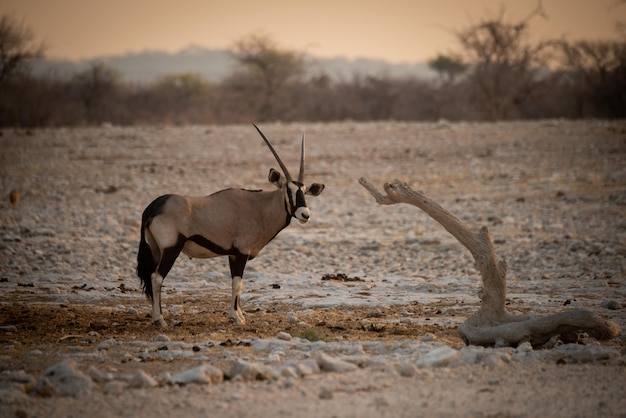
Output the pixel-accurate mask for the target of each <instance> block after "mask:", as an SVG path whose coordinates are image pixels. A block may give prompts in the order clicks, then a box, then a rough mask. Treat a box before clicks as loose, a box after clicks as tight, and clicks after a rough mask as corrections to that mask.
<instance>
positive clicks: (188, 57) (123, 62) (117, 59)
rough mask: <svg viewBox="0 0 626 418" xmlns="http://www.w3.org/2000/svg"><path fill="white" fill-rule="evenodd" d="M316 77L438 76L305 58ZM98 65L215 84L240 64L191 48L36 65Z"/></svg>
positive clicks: (70, 70)
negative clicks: (183, 75) (189, 77)
mask: <svg viewBox="0 0 626 418" xmlns="http://www.w3.org/2000/svg"><path fill="white" fill-rule="evenodd" d="M305 59H306V62H307V64H308V65H307V67H308V68H309V70H310V71H311V73H312V74H318V73H322V72H323V73H325V74H327V75H329V76H330V77H332V78H333V79H337V80H350V79H352V77H353V76H354V75H355V74H358V75H361V76H367V75H375V76H386V77H390V78H401V77H421V78H428V77H432V76H433V75H434V73H433V72H432V71H431V70H430V69H429V68H428V66H427V65H426V64H424V63H414V64H410V63H403V64H392V63H389V62H386V61H383V60H377V59H370V58H357V59H348V58H345V57H335V58H318V57H314V56H310V55H307V56H305ZM95 62H103V63H105V64H106V65H108V66H109V67H111V68H114V69H115V70H117V71H118V72H119V73H120V75H121V77H122V78H123V79H124V80H125V81H128V82H132V83H138V84H145V83H151V82H154V81H155V80H158V79H159V78H161V77H163V76H165V75H167V74H180V73H194V74H198V75H200V76H201V77H203V78H204V79H206V80H208V81H212V82H219V81H221V80H223V79H224V78H225V77H227V76H228V75H230V74H231V73H232V71H233V69H234V68H235V67H236V65H237V63H236V61H235V59H234V58H233V57H232V56H231V55H230V53H229V51H228V50H222V49H207V48H203V47H197V46H190V47H187V48H185V49H183V50H181V51H179V52H176V53H168V52H163V51H143V52H139V53H128V54H124V55H110V56H102V57H97V58H94V59H90V60H83V61H69V60H53V59H41V60H37V61H36V62H34V63H33V66H32V68H33V72H34V74H36V75H39V76H43V75H50V76H54V77H61V78H66V77H71V76H72V75H73V74H75V73H78V72H81V71H84V70H85V69H87V68H89V66H90V65H92V64H93V63H95Z"/></svg>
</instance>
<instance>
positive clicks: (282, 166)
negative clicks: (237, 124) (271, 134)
mask: <svg viewBox="0 0 626 418" xmlns="http://www.w3.org/2000/svg"><path fill="white" fill-rule="evenodd" d="M252 125H253V126H254V127H255V128H256V130H257V131H258V132H259V134H261V137H262V138H263V140H264V141H265V143H266V144H267V146H268V147H269V149H270V151H272V154H274V158H276V161H277V162H278V165H280V168H281V169H282V170H283V174H284V175H285V177H286V178H287V181H292V179H291V174H289V170H287V167H286V166H285V164H283V161H282V160H281V159H280V157H279V156H278V153H277V152H276V150H275V149H274V147H273V146H272V144H271V143H270V141H269V139H267V138H266V137H265V135H263V132H261V130H260V129H259V127H258V126H256V125H255V124H254V123H253V124H252Z"/></svg>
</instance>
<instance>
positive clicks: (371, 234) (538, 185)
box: [0, 121, 626, 417]
mask: <svg viewBox="0 0 626 418" xmlns="http://www.w3.org/2000/svg"><path fill="white" fill-rule="evenodd" d="M261 128H262V129H263V130H264V132H265V133H266V134H267V135H268V137H269V138H270V139H272V141H273V142H274V144H275V146H276V148H277V150H278V152H279V153H280V154H281V156H282V158H283V160H285V162H286V164H287V165H288V166H289V167H290V168H291V167H293V168H292V170H294V171H295V170H296V169H297V161H298V160H297V159H298V151H299V136H300V135H301V132H302V130H305V131H306V135H307V162H308V165H307V172H306V176H305V182H306V183H310V182H321V183H325V184H326V190H325V191H324V193H323V194H322V195H321V196H319V197H317V198H309V199H308V204H309V206H310V207H311V210H312V217H313V219H312V221H311V222H310V223H309V224H307V225H305V226H301V225H296V224H295V223H294V224H293V225H291V226H290V227H289V228H288V229H286V230H284V231H283V232H281V234H279V236H278V237H277V238H276V239H275V240H274V241H272V242H271V243H270V244H269V245H268V246H267V247H266V248H265V249H264V250H263V251H262V252H261V254H260V255H259V257H258V258H257V259H255V260H253V261H252V262H250V263H249V265H248V267H247V269H246V278H245V280H244V290H243V297H242V307H243V309H244V311H245V312H246V317H247V320H248V323H247V325H245V326H235V325H233V324H231V323H229V321H228V319H227V306H228V303H229V297H230V283H229V279H228V270H227V262H226V260H225V259H223V258H217V259H212V260H189V259H186V258H184V257H181V258H180V259H179V260H178V261H177V263H176V265H175V267H174V269H173V270H172V272H171V273H170V275H169V276H168V278H167V279H166V282H165V286H166V287H165V289H164V299H163V300H164V304H165V307H164V313H165V316H166V319H167V320H168V322H169V323H170V325H171V326H170V327H169V328H167V329H165V330H163V329H157V328H154V327H152V326H151V325H150V319H149V306H148V304H147V302H146V300H145V298H144V296H143V295H142V293H141V292H140V289H139V283H138V279H137V278H136V276H135V275H134V267H135V256H136V246H137V242H138V239H139V222H140V216H141V212H142V210H143V208H144V207H145V206H146V205H147V204H148V203H149V202H150V201H151V200H152V199H154V198H155V197H157V196H159V195H161V194H164V193H180V194H188V195H206V194H209V193H211V192H213V191H217V190H219V189H222V188H225V187H244V188H250V189H261V188H264V189H268V188H270V187H272V186H271V185H270V184H268V183H267V172H268V170H269V168H270V167H275V166H276V164H275V162H274V160H273V158H272V156H271V154H270V153H269V151H268V150H267V148H265V146H264V145H263V143H262V141H260V139H259V138H258V137H257V134H256V132H255V131H254V129H253V128H252V127H251V126H247V125H237V126H225V127H206V126H205V127H201V126H195V127H180V128H179V127H143V128H118V127H103V128H89V129H87V128H85V129H54V130H35V131H19V130H5V131H3V132H2V136H1V137H0V143H1V144H2V150H3V152H2V154H1V156H0V166H1V167H0V173H1V186H2V187H1V191H2V193H3V194H4V196H6V197H5V199H4V200H3V201H2V203H0V205H1V206H0V220H1V222H0V238H1V239H0V289H1V293H0V295H1V296H0V350H1V352H0V372H2V374H0V412H2V415H3V416H20V417H24V416H59V417H60V416H86V415H89V416H102V417H108V416H138V415H139V416H142V415H148V414H150V415H151V416H157V417H158V416H172V415H176V416H178V415H181V416H182V415H184V416H208V415H212V416H227V417H244V416H245V417H256V416H258V417H261V416H302V417H313V416H338V417H358V416H361V417H363V416H376V417H379V416H461V415H462V416H480V417H484V416H489V417H534V416H626V400H625V398H626V397H624V389H623V388H624V387H625V386H626V360H625V356H626V352H625V351H624V350H625V349H626V339H625V337H624V336H620V337H618V338H616V339H614V340H611V341H605V342H601V343H598V342H596V341H593V340H590V339H588V338H585V336H584V335H583V336H581V341H580V342H581V347H582V346H583V344H586V345H585V346H584V347H589V348H590V349H594V348H597V349H598V350H600V351H599V353H601V355H599V356H596V357H593V356H592V357H593V358H592V359H591V360H589V359H587V360H584V361H582V360H580V361H577V360H575V359H576V358H577V357H572V356H569V357H568V356H561V355H555V354H554V353H555V352H556V351H555V350H558V347H557V348H553V349H544V350H535V351H534V352H532V353H530V354H525V353H524V352H523V351H521V348H520V349H471V350H469V351H468V349H466V348H464V346H463V343H462V342H461V340H460V338H459V337H458V335H457V333H456V326H458V324H459V323H461V322H463V320H464V318H466V317H467V316H469V315H471V314H472V313H473V312H475V311H476V309H477V307H478V306H479V304H480V301H479V300H478V298H477V291H478V290H479V288H480V277H479V276H478V274H477V272H476V270H475V268H474V265H473V260H472V258H471V256H470V255H469V253H468V252H467V250H465V249H464V248H463V247H461V246H460V244H458V243H457V242H456V241H455V240H454V238H452V237H451V236H450V235H449V234H447V233H446V232H445V231H444V230H443V229H442V228H441V227H440V226H439V225H438V224H436V223H435V222H434V221H432V220H431V219H430V218H428V217H427V216H426V215H425V214H423V213H421V212H420V211H419V210H418V209H417V208H414V207H411V206H406V205H396V206H393V207H381V206H378V205H376V204H375V202H374V201H373V199H372V198H371V197H370V196H369V194H368V193H367V192H366V191H365V190H363V189H362V188H361V187H360V186H359V185H358V182H357V179H358V178H359V177H361V176H365V177H367V178H368V179H369V180H370V181H371V182H372V183H374V184H378V185H382V183H383V182H385V181H390V180H392V179H394V178H399V179H401V180H405V181H407V182H408V183H409V184H411V186H412V187H413V188H414V189H422V190H424V191H425V192H426V193H427V194H429V195H430V196H431V197H433V198H435V199H436V200H438V201H439V202H440V203H441V204H442V205H443V206H444V207H446V208H448V209H449V210H450V211H451V212H452V213H454V214H456V215H457V216H458V217H460V218H461V219H462V220H463V221H464V222H466V223H467V224H468V225H470V226H472V227H475V228H476V229H478V228H479V227H480V226H482V225H486V226H488V227H489V229H490V231H491V233H492V236H493V238H494V243H495V245H496V251H497V252H498V254H499V255H500V256H501V257H502V258H505V259H506V260H507V262H508V264H509V272H508V307H509V309H510V310H511V311H513V312H523V313H525V312H534V313H537V314H546V313H554V312H558V311H561V310H565V309H571V308H586V309H590V310H593V311H594V312H597V313H599V314H600V315H601V316H603V317H605V318H607V319H610V320H612V321H614V322H615V323H617V324H618V325H619V326H620V327H621V328H622V329H624V328H625V327H626V287H625V286H624V285H625V281H626V280H625V276H626V263H625V262H624V257H625V255H626V217H625V216H624V214H625V213H626V210H625V208H626V164H625V163H626V123H624V122H621V121H616V122H605V121H588V122H566V121H540V122H525V123H497V124H470V123H454V124H452V123H446V122H441V123H436V124H405V123H391V122H390V123H351V122H345V123H337V124H303V125H300V124H292V125H279V124H275V125H271V124H270V125H266V126H261ZM12 189H15V190H17V191H19V193H20V200H19V202H18V203H17V204H15V205H12V204H11V203H10V202H9V197H8V196H9V192H10V190H12ZM340 274H343V275H345V276H339V275H340ZM342 277H343V279H342ZM279 333H282V337H281V338H284V336H285V335H287V334H288V335H289V336H292V337H293V340H291V341H289V344H290V345H289V346H285V345H284V344H283V343H281V344H283V345H276V344H279V342H280V341H283V342H284V340H280V339H278V338H277V336H279ZM110 341H115V344H110V343H107V342H110ZM315 341H317V342H315ZM263 344H266V345H263ZM285 344H286V343H285ZM557 345H558V344H557ZM103 347H104V348H103ZM277 347H279V348H277ZM438 347H450V348H453V349H455V350H457V352H458V353H461V355H462V356H466V357H467V355H468V353H469V354H472V355H474V356H475V357H476V356H478V357H481V358H482V359H483V360H480V361H457V362H456V363H454V364H445V365H436V366H428V367H416V366H415V365H416V364H417V363H418V362H419V361H420V359H422V358H424V355H425V354H426V353H428V352H429V351H432V350H434V349H436V348H438ZM562 347H563V346H561V348H562ZM611 350H612V351H611ZM320 352H323V353H327V354H329V355H331V356H333V358H339V359H346V360H348V361H351V362H352V363H354V364H358V365H359V367H358V368H357V369H356V370H352V371H348V372H340V371H334V372H328V373H327V372H321V373H313V374H311V375H308V376H305V377H302V376H300V377H293V376H287V377H285V376H279V377H276V376H272V377H265V378H263V379H261V380H252V381H250V380H248V379H243V378H230V377H229V375H228V374H229V370H231V367H232V366H233V365H234V364H236V363H237V362H238V361H246V362H252V363H254V364H260V365H263V366H264V367H268V368H269V369H270V370H282V369H281V367H283V366H284V365H285V364H288V363H289V362H290V361H305V360H306V359H311V358H316V356H317V355H318V353H320ZM355 353H356V354H355ZM477 353H478V354H479V355H478V354H477ZM606 353H617V354H615V355H613V354H611V355H608V356H607V355H606ZM355 355H358V358H356V357H355ZM523 356H526V357H523ZM521 358H525V360H520V359H521ZM67 359H72V360H73V361H74V362H75V368H76V370H77V371H80V372H83V373H85V374H86V375H88V376H90V379H91V381H92V382H93V385H92V387H91V389H90V390H89V391H88V392H87V393H85V394H82V395H79V396H76V397H61V396H57V395H52V396H42V394H41V390H39V392H38V390H37V387H36V386H37V381H38V379H39V377H40V376H41V375H42V373H44V372H45V371H46V369H47V368H48V367H50V366H52V365H55V364H58V363H59V362H62V361H64V360H67ZM199 364H210V365H212V366H214V367H217V368H218V369H220V370H222V371H223V372H224V374H225V375H226V381H224V382H223V383H219V384H188V385H184V386H179V385H172V384H169V383H168V379H169V377H171V375H172V374H175V373H177V372H180V371H183V370H187V369H189V368H193V367H195V366H197V365H199ZM138 370H141V371H144V372H146V373H147V374H148V375H150V376H152V377H154V378H155V379H156V381H157V383H158V384H157V385H156V386H155V387H147V386H146V387H139V388H136V389H135V388H133V389H129V385H130V384H129V380H130V378H129V376H133V374H134V373H136V372H137V371H138ZM18 373H19V376H26V377H24V378H23V379H22V377H19V376H18ZM102 373H108V376H109V377H107V378H102V379H98V378H97V376H100V375H101V374H102ZM22 380H23V381H22Z"/></svg>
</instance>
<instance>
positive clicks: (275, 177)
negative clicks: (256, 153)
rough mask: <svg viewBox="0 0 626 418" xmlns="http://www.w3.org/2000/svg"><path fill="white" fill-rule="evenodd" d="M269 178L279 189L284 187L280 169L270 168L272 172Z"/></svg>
mask: <svg viewBox="0 0 626 418" xmlns="http://www.w3.org/2000/svg"><path fill="white" fill-rule="evenodd" d="M267 179H268V180H269V182H270V183H272V184H273V185H274V186H276V187H278V188H279V189H280V188H281V187H283V179H282V176H281V175H280V173H279V172H278V171H276V170H274V169H273V168H270V173H269V174H268V176H267Z"/></svg>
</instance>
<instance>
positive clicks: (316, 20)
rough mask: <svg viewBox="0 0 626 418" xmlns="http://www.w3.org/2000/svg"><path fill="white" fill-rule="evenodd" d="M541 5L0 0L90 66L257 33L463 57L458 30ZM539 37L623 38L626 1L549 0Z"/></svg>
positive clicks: (492, 1) (53, 51)
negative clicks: (99, 60) (619, 27)
mask: <svg viewBox="0 0 626 418" xmlns="http://www.w3.org/2000/svg"><path fill="white" fill-rule="evenodd" d="M536 4H537V2H536V1H535V0H378V1H371V0H306V1H299V0H265V1H263V0H257V1H254V0H223V1H214V0H173V1H169V0H168V1H164V0H151V1H147V0H106V1H99V0H0V13H2V14H6V13H9V14H12V15H13V16H15V17H16V18H18V19H21V20H23V21H24V23H25V24H26V25H27V26H29V27H30V28H31V29H32V30H33V32H34V33H35V36H36V37H37V38H38V39H40V40H43V41H44V42H45V44H46V45H47V49H46V55H47V56H48V57H51V58H70V59H84V58H93V57H96V56H100V55H112V54H123V53H126V52H139V51H142V50H145V49H151V50H164V51H169V52H174V51H178V50H180V49H183V48H185V47H187V46H189V45H198V46H203V47H209V48H228V47H230V46H232V44H233V43H234V41H236V40H237V39H240V38H242V37H244V36H245V35H249V34H251V33H255V32H261V33H265V34H267V35H269V36H270V37H272V38H273V39H274V40H275V41H276V42H277V43H278V45H279V46H281V47H284V48H289V49H294V50H297V51H302V52H308V53H310V54H312V55H316V56H321V57H332V56H338V55H343V56H347V57H350V58H355V57H358V56H361V57H368V58H382V59H386V60H389V61H393V62H403V61H405V62H416V61H425V60H427V59H429V58H432V57H434V56H435V55H436V54H437V53H439V52H444V53H445V52H451V51H454V50H455V49H456V48H457V45H456V43H455V39H454V36H453V35H452V33H451V32H452V31H453V30H454V29H459V28H463V27H465V26H467V25H468V24H470V23H472V22H474V23H475V22H477V21H478V20H480V19H481V18H483V17H495V16H497V15H498V13H499V12H500V10H501V9H502V7H504V8H505V16H506V17H508V18H510V19H511V20H515V21H518V20H521V19H523V18H525V17H526V16H527V15H528V14H529V13H530V11H531V10H532V9H533V8H534V7H535V6H536ZM543 6H544V10H545V11H546V13H547V15H548V17H549V19H547V20H546V19H543V18H539V17H535V18H534V19H533V20H532V21H531V25H530V29H531V33H532V35H533V37H534V38H552V37H561V36H565V37H567V38H569V39H579V38H584V39H597V38H615V37H616V36H617V32H616V29H615V24H616V22H618V21H621V22H623V23H626V2H625V1H623V0H543Z"/></svg>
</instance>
